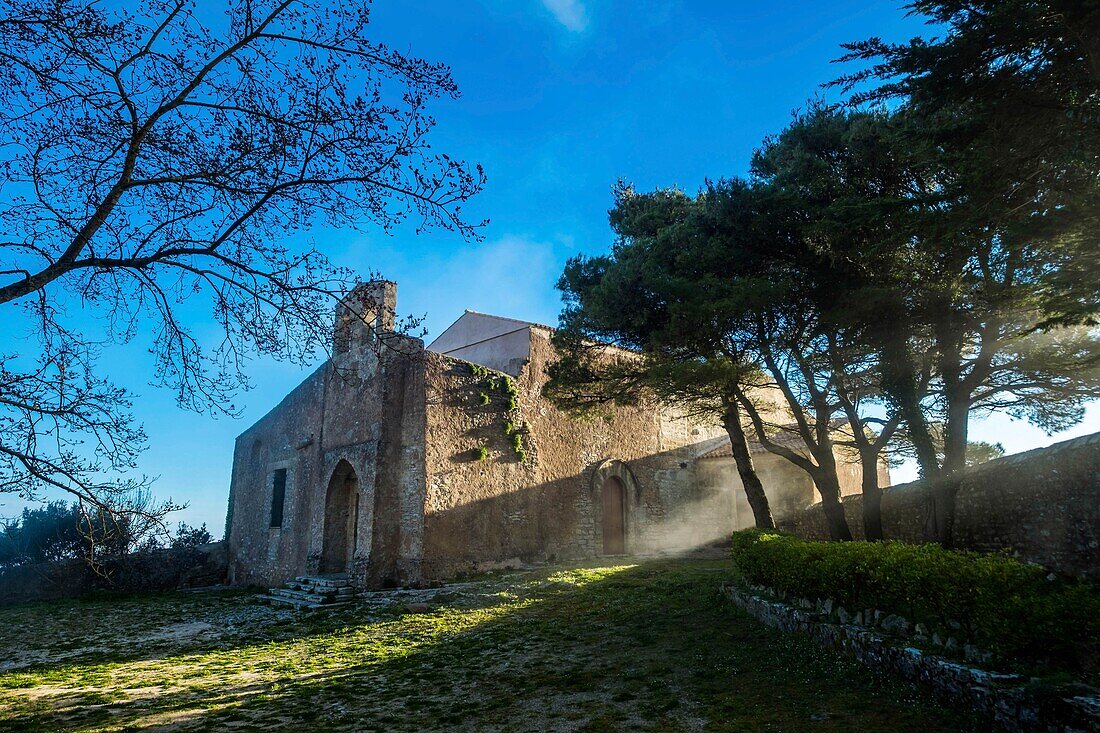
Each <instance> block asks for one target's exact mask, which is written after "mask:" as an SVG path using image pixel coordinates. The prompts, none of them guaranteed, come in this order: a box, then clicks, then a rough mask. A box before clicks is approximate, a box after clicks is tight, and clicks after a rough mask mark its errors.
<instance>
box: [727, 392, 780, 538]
mask: <svg viewBox="0 0 1100 733" xmlns="http://www.w3.org/2000/svg"><path fill="white" fill-rule="evenodd" d="M722 424H723V425H724V426H725V428H726V432H727V433H728V434H729V436H730V452H731V453H732V454H733V461H734V463H736V464H737V474H738V475H739V476H740V477H741V484H742V485H743V486H744V487H745V498H747V499H748V500H749V506H750V507H751V508H752V516H753V519H754V520H755V521H756V526H757V528H758V529H775V520H773V519H772V510H771V505H770V504H769V503H768V497H767V495H766V494H765V493H764V485H763V484H762V483H760V477H759V476H757V475H756V467H755V466H753V463H752V453H750V452H749V441H748V439H747V438H746V437H745V429H744V428H743V427H742V425H741V411H740V409H739V408H738V403H737V400H731V401H729V402H727V403H726V411H725V412H724V413H723V414H722Z"/></svg>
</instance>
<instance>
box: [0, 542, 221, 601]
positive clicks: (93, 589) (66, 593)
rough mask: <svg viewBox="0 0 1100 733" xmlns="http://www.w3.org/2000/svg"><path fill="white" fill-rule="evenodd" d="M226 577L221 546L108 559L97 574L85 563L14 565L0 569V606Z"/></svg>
mask: <svg viewBox="0 0 1100 733" xmlns="http://www.w3.org/2000/svg"><path fill="white" fill-rule="evenodd" d="M225 579H226V546H225V543H224V542H211V543H210V544H206V545H199V546H198V547H184V548H178V549H172V550H168V549H166V550H157V551H155V552H145V553H137V554H133V555H126V556H124V557H109V558H106V559H105V560H104V561H103V564H102V567H100V568H99V571H98V572H97V571H96V570H93V569H92V568H91V567H90V566H89V565H88V563H87V562H85V561H84V560H61V561H57V562H46V563H35V564H33V565H19V566H16V567H13V568H6V569H4V570H0V606H3V605H9V604H13V603H26V602H30V601H52V600H57V599H59V598H81V597H83V596H87V595H90V594H92V593H97V592H103V591H107V592H119V593H138V592H146V591H163V590H174V589H176V588H197V587H200V586H207V585H218V584H221V583H224V582H225Z"/></svg>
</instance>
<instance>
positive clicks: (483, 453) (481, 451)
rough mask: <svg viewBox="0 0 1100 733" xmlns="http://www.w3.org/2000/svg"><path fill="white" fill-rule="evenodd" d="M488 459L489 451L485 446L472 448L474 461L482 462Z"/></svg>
mask: <svg viewBox="0 0 1100 733" xmlns="http://www.w3.org/2000/svg"><path fill="white" fill-rule="evenodd" d="M488 457H489V449H488V448H486V447H485V446H480V447H478V448H474V460H478V461H484V460H486V459H487V458H488Z"/></svg>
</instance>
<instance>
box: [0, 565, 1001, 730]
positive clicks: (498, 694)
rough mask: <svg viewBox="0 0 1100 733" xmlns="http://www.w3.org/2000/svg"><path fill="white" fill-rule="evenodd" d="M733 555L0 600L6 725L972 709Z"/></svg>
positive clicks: (734, 724) (895, 719) (409, 726)
mask: <svg viewBox="0 0 1100 733" xmlns="http://www.w3.org/2000/svg"><path fill="white" fill-rule="evenodd" d="M729 573H730V567H729V563H728V562H727V561H718V560H707V561H704V560H678V561H672V560H661V561H644V562H639V563H638V564H636V565H626V566H620V567H578V568H572V569H566V570H562V569H555V570H546V571H541V572H528V573H511V574H505V575H497V576H491V577H488V578H486V579H482V580H479V581H477V582H474V583H471V584H467V585H463V586H460V587H459V588H457V589H455V590H453V591H451V590H446V589H445V590H444V591H443V592H441V594H440V595H439V596H437V598H436V602H435V604H434V605H433V608H432V610H431V611H430V612H428V613H415V614H413V613H405V610H404V604H402V603H393V604H390V605H384V604H381V603H376V604H367V603H363V602H360V603H358V604H357V605H355V606H352V607H351V608H349V609H346V610H340V611H335V612H329V613H327V614H312V615H297V614H295V613H294V612H292V611H283V610H277V609H273V608H269V607H266V606H259V605H257V604H256V603H255V601H254V600H253V597H252V596H251V595H248V594H244V593H238V592H219V593H174V594H158V595H149V596H139V597H132V598H127V599H121V600H96V601H85V602H78V601H69V602H59V603H52V604H34V605H27V606H21V607H16V608H9V609H4V610H0V730H11V731H68V730H103V731H115V730H145V729H154V730H155V729H172V730H294V731H302V730H306V731H311V732H316V733H320V732H321V731H330V730H342V731H425V730H445V731H450V730H468V731H483V730H484V731H512V730H530V731H617V730H652V731H681V730H683V731H696V730H698V731H803V730H805V731H822V732H825V731H868V732H870V731H883V732H886V731H889V732H890V733H905V732H906V731H919V732H920V733H936V732H937V731H959V730H970V729H972V728H974V729H977V728H981V727H982V726H981V725H980V724H976V723H975V722H973V721H971V720H970V719H968V718H966V717H964V716H963V715H962V714H961V713H959V712H958V711H954V710H951V709H948V708H944V707H941V706H938V705H937V704H936V703H934V702H933V701H931V700H930V699H929V698H927V697H925V696H923V695H921V694H918V693H917V692H915V691H914V690H913V689H912V688H909V687H907V686H905V685H903V684H897V683H894V682H892V681H889V680H884V679H881V678H877V677H875V676H873V675H871V674H870V673H869V672H867V671H866V670H864V669H863V668H862V667H860V666H858V665H856V664H854V663H849V662H847V661H844V660H842V659H841V658H839V657H837V656H835V655H833V654H831V653H828V652H824V651H822V650H820V649H818V648H817V647H814V646H812V645H811V644H809V643H807V642H803V641H802V640H801V639H798V638H793V637H787V636H784V635H782V634H780V633H779V632H775V631H772V630H770V629H767V628H765V627H764V626H762V625H760V624H759V623H757V622H756V621H754V620H752V619H751V618H749V617H748V616H746V615H744V614H743V613H742V612H740V611H739V610H737V609H736V608H734V607H733V606H732V604H730V603H729V602H728V601H725V600H724V599H722V598H721V597H720V596H719V594H718V586H719V584H720V583H722V582H723V581H725V580H726V579H727V578H728V577H729Z"/></svg>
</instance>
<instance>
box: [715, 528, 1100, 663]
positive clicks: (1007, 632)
mask: <svg viewBox="0 0 1100 733" xmlns="http://www.w3.org/2000/svg"><path fill="white" fill-rule="evenodd" d="M733 558H734V561H735V563H736V565H737V569H738V571H739V573H740V574H741V576H742V577H743V578H744V579H745V580H746V581H748V582H750V583H755V584H759V585H765V586H768V587H770V588H773V589H774V590H776V591H777V592H779V593H781V594H786V595H789V596H793V597H802V598H810V599H826V598H831V599H833V600H834V601H836V602H837V603H839V604H840V605H841V606H844V607H845V608H848V609H850V610H852V611H858V610H860V609H866V608H874V609H878V610H880V611H883V612H884V613H894V614H899V615H901V616H904V617H905V618H907V619H909V620H910V621H913V622H921V623H925V624H927V625H931V626H933V627H935V628H940V629H944V630H950V631H949V633H950V634H951V635H952V636H955V637H956V638H959V640H960V641H962V642H963V643H973V644H975V645H977V646H978V647H979V648H981V649H983V650H987V651H989V652H992V653H993V654H994V655H995V656H996V657H998V658H999V659H1000V660H1002V661H1005V662H1010V663H1012V662H1014V663H1023V664H1025V665H1027V666H1031V665H1037V666H1038V667H1040V668H1043V667H1053V668H1062V669H1067V668H1068V669H1071V670H1073V671H1075V672H1085V673H1088V674H1091V673H1092V672H1094V671H1096V669H1097V655H1098V653H1100V589H1098V588H1097V587H1096V586H1095V585H1092V584H1090V583H1086V582H1083V581H1070V580H1066V579H1061V578H1056V577H1053V576H1048V574H1047V571H1045V570H1043V569H1042V568H1041V567H1038V566H1036V565H1028V564H1025V563H1022V562H1020V561H1018V560H1015V559H1013V558H1011V557H1009V556H1007V555H1003V554H980V553H975V552H961V551H954V550H945V549H944V548H942V547H940V546H939V545H910V544H904V543H900V542H885V543H869V542H838V543H832V542H813V541H808V540H802V539H799V538H797V537H793V536H791V535H785V534H780V533H777V532H768V531H761V530H745V531H743V532H737V533H735V534H734V536H733Z"/></svg>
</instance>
